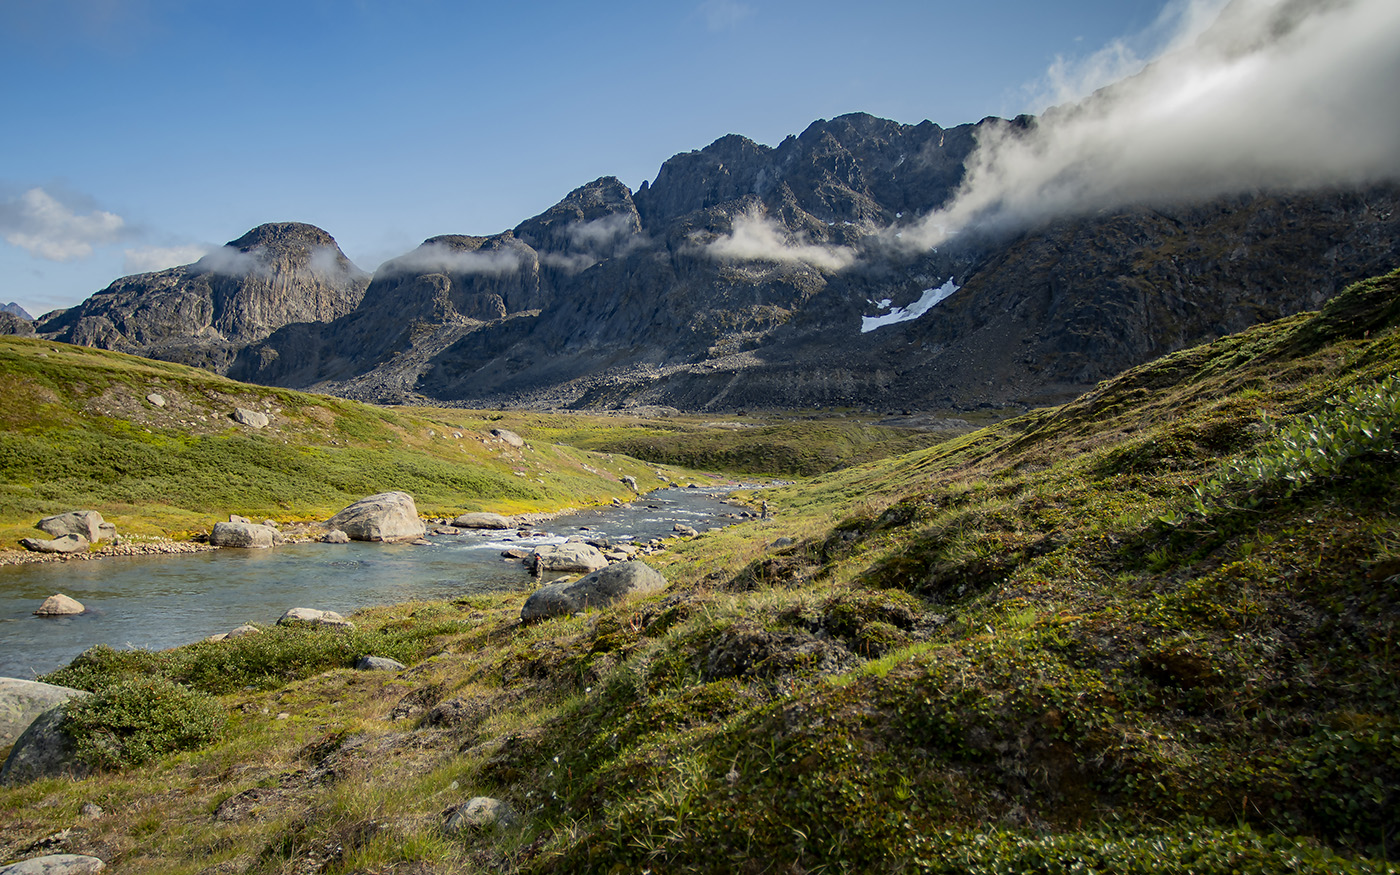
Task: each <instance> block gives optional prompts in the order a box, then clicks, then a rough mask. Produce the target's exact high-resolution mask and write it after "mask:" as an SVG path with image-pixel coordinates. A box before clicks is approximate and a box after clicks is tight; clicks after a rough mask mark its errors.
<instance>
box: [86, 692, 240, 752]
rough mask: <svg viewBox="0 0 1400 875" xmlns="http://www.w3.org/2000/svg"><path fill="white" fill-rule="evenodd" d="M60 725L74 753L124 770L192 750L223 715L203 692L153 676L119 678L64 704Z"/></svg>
mask: <svg viewBox="0 0 1400 875" xmlns="http://www.w3.org/2000/svg"><path fill="white" fill-rule="evenodd" d="M66 714H67V720H66V721H65V723H64V727H65V730H66V731H67V733H68V735H69V736H70V737H71V738H72V739H73V743H74V746H75V747H76V749H77V752H78V755H79V757H81V758H82V759H83V760H84V761H86V762H87V763H88V764H89V765H92V766H93V767H95V768H100V769H124V768H130V767H132V766H139V765H141V764H142V763H147V762H151V761H153V760H156V759H159V758H160V757H162V756H164V755H165V754H168V753H173V752H175V751H180V750H194V749H196V748H200V747H203V746H204V745H206V744H209V743H211V742H213V741H217V740H218V739H219V737H220V736H222V735H223V732H224V727H225V724H226V723H227V717H226V715H225V714H224V711H223V709H222V708H221V707H220V706H219V703H218V702H217V701H216V700H215V699H214V698H213V697H212V696H209V695H208V694H205V693H201V692H198V691H197V690H191V689H190V688H189V687H186V686H183V685H181V684H177V683H174V682H173V681H170V680H167V679H166V678H163V677H160V676H158V675H156V676H147V677H134V678H129V679H126V680H123V681H119V682H117V683H115V684H113V685H112V686H109V687H106V688H105V689H102V690H100V691H99V692H98V693H96V694H95V695H93V696H88V697H84V698H75V699H72V700H70V701H69V703H68V706H67V711H66Z"/></svg>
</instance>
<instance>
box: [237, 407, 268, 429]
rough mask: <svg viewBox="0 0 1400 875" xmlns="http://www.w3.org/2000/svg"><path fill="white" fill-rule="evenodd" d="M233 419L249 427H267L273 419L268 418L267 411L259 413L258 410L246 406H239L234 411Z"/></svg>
mask: <svg viewBox="0 0 1400 875" xmlns="http://www.w3.org/2000/svg"><path fill="white" fill-rule="evenodd" d="M233 421H234V422H237V423H239V424H241V425H246V426H248V427H249V428H267V426H268V423H270V422H271V421H272V420H270V419H268V418H267V414H266V413H259V412H258V411H256V410H249V409H247V408H246V407H238V408H235V409H234V411H233Z"/></svg>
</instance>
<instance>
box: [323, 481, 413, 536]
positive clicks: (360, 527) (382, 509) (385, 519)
mask: <svg viewBox="0 0 1400 875" xmlns="http://www.w3.org/2000/svg"><path fill="white" fill-rule="evenodd" d="M326 527H327V528H329V529H339V530H341V531H343V532H345V534H347V535H349V536H350V538H351V539H353V540H356V541H412V540H416V539H418V538H421V537H423V535H424V534H425V533H426V532H427V530H428V529H427V527H426V526H424V525H423V521H422V520H420V519H419V518H418V508H417V507H416V506H415V505H414V503H413V496H411V495H409V494H408V493H406V492H381V493H379V494H377V495H370V496H367V497H365V498H362V499H360V500H359V501H357V502H355V503H354V504H352V505H350V506H349V507H347V508H345V509H344V510H342V511H341V512H340V513H338V514H336V515H335V516H333V517H331V518H330V519H329V520H327V521H326Z"/></svg>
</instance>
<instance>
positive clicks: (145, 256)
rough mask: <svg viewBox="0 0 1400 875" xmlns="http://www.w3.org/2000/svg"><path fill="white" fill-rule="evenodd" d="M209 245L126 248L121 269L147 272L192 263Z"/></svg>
mask: <svg viewBox="0 0 1400 875" xmlns="http://www.w3.org/2000/svg"><path fill="white" fill-rule="evenodd" d="M209 249H210V247H208V246H200V245H198V244H195V245H189V246H142V247H140V248H138V249H128V250H126V251H125V253H124V257H123V260H122V271H123V272H124V273H128V274H132V273H149V272H151V271H156V270H165V269H166V268H168V267H179V266H180V265H182V264H193V263H194V262H196V261H198V260H199V259H201V258H203V257H204V256H205V255H206V254H207V253H208V252H209Z"/></svg>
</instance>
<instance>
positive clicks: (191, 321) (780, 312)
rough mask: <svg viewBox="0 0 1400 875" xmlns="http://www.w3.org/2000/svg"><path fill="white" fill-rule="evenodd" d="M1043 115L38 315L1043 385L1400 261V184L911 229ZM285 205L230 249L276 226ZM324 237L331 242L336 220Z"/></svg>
mask: <svg viewBox="0 0 1400 875" xmlns="http://www.w3.org/2000/svg"><path fill="white" fill-rule="evenodd" d="M1033 124H1034V120H1031V119H1026V118H1019V119H1016V120H1012V121H1007V120H1003V119H996V118H988V119H984V120H983V121H982V122H979V123H978V124H975V125H962V126H959V127H956V128H950V129H944V128H941V127H939V126H938V125H935V124H933V123H931V122H923V123H921V124H918V125H904V124H899V123H897V122H893V121H888V120H884V119H879V118H875V117H873V116H869V115H864V114H852V115H845V116H841V117H838V118H835V119H832V120H830V121H825V120H824V121H818V122H815V123H813V124H812V125H811V126H809V127H808V128H807V130H806V131H804V132H803V133H802V134H801V135H799V136H794V137H788V138H787V139H785V140H784V141H783V142H782V143H780V144H779V145H778V146H776V147H768V146H763V145H760V144H758V143H755V142H753V141H751V140H748V139H746V138H744V137H740V136H736V135H729V136H726V137H722V138H720V139H719V140H716V141H715V142H714V143H712V144H710V145H709V146H707V147H705V148H704V149H701V150H698V151H694V152H688V153H684V154H680V155H676V156H674V157H673V158H671V159H670V160H668V161H666V162H665V163H664V164H663V165H662V167H661V169H660V172H659V173H658V174H657V176H656V179H655V181H654V182H651V183H643V184H642V186H641V187H640V188H639V189H638V190H637V191H635V192H634V191H631V190H630V189H629V188H628V187H627V186H626V185H624V184H623V183H622V182H620V181H619V180H617V179H614V178H611V177H604V178H601V179H598V180H595V181H594V182H591V183H589V184H587V185H584V186H582V187H580V188H578V189H576V190H575V191H573V192H571V193H570V194H569V195H568V196H567V197H565V198H564V199H563V200H562V201H560V202H559V203H558V204H557V205H555V206H554V207H551V208H550V209H549V210H547V211H545V212H544V213H542V214H540V215H539V216H536V217H534V218H531V219H528V220H526V221H524V222H522V223H521V224H519V225H517V226H516V227H515V228H513V229H510V230H506V231H501V232H499V233H497V234H494V235H490V236H484V237H482V236H464V235H445V236H439V237H434V238H431V239H429V240H427V241H425V242H424V243H423V244H422V245H421V246H420V247H419V248H418V249H415V250H414V251H412V252H409V253H406V254H404V255H403V256H400V257H399V258H396V259H393V260H392V261H389V262H387V263H386V264H384V265H382V266H380V268H379V269H378V270H377V271H376V272H375V275H374V277H373V279H372V281H369V280H368V278H366V277H364V276H363V274H359V273H358V271H354V270H353V266H350V267H348V268H344V269H341V270H340V271H339V272H338V273H337V274H336V276H338V277H339V282H340V284H339V285H335V286H333V287H332V286H329V285H327V283H326V281H325V279H324V276H323V275H322V274H318V273H317V272H316V271H315V270H312V269H310V267H309V265H310V264H311V262H312V261H313V260H314V259H311V258H310V256H308V255H302V256H300V258H301V259H302V260H301V262H299V263H300V264H302V265H303V266H302V268H300V272H297V271H293V270H291V269H290V267H289V268H288V269H284V270H282V272H280V273H278V274H277V276H278V277H279V279H278V280H277V282H276V283H264V284H261V285H259V284H256V283H253V281H252V280H251V279H250V278H249V276H240V277H239V278H238V279H237V280H236V281H235V280H234V279H232V278H228V279H224V278H220V275H218V274H216V273H214V272H213V267H212V266H205V267H201V265H204V264H205V261H208V259H205V260H202V261H201V262H200V263H198V264H196V265H191V266H188V267H186V268H176V269H174V270H173V272H172V271H166V272H161V273H158V274H147V275H143V276H141V277H132V278H127V279H124V280H119V281H118V282H116V283H114V284H113V285H112V287H110V288H109V289H108V290H106V291H104V292H101V293H99V294H98V295H95V296H94V297H93V298H92V299H89V301H88V302H85V303H84V304H83V305H82V306H81V307H79V308H75V309H74V310H71V311H68V312H67V313H64V314H61V315H59V316H57V317H55V318H54V319H52V320H50V321H48V322H46V323H44V324H42V325H40V326H39V328H40V331H41V332H44V333H46V334H48V335H49V336H54V337H57V339H60V340H70V341H72V342H79V343H89V344H92V345H111V346H112V347H113V348H122V349H126V350H127V351H136V352H141V353H142V354H145V355H152V356H156V357H160V358H173V359H176V360H179V361H183V362H187V363H196V364H201V365H203V366H205V367H210V368H212V369H214V370H218V371H220V372H225V373H227V374H228V375H229V376H231V377H234V378H236V379H241V380H246V381H250V382H258V383H265V384H271V385H279V386H287V387H291V388H301V389H315V390H318V391H326V392H331V393H336V394H341V395H345V396H348V397H354V398H360V399H364V400H373V401H381V402H409V403H411V402H421V401H432V402H437V403H450V404H465V405H473V406H514V405H524V406H539V407H597V408H608V407H626V406H635V405H669V406H674V407H678V408H683V409H691V410H725V409H737V408H744V407H790V408H806V407H830V406H835V407H855V408H862V409H873V410H879V411H898V410H905V409H933V408H972V407H977V406H979V405H993V406H1007V405H1039V404H1044V403H1052V402H1057V401H1061V400H1065V399H1067V398H1070V397H1073V396H1075V395H1078V394H1079V393H1081V392H1083V391H1084V390H1085V389H1087V388H1090V387H1092V386H1093V385H1094V384H1096V383H1097V382H1098V381H1100V380H1102V379H1104V378H1106V377H1109V376H1111V375H1113V374H1116V373H1118V372H1120V371H1122V370H1124V369H1126V368H1128V367H1131V366H1133V365H1136V364H1139V363H1142V362H1144V361H1147V360H1150V359H1152V358H1155V357H1157V356H1160V355H1162V354H1165V353H1168V352H1171V351H1174V350H1177V349H1181V348H1184V347H1186V346H1189V345H1192V344H1195V343H1199V342H1201V341H1204V340H1208V339H1211V338H1215V337H1219V336H1222V335H1224V334H1227V333H1230V332H1234V331H1238V330H1240V329H1242V328H1245V327H1248V326H1249V325H1253V324H1256V323H1258V322H1263V321H1267V320H1271V319H1275V318H1278V317H1280V316H1285V315H1289V314H1292V313H1295V312H1298V311H1301V310H1306V309H1313V308H1316V307H1317V306H1319V305H1320V304H1321V303H1322V302H1324V301H1325V300H1327V299H1328V298H1329V297H1330V296H1332V295H1333V294H1335V293H1336V292H1337V291H1338V290H1340V289H1341V288H1343V287H1344V286H1345V285H1346V284H1348V283H1350V282H1352V281H1354V280H1357V279H1360V278H1363V277H1366V276H1371V275H1375V274H1379V273H1383V272H1385V271H1387V270H1389V269H1391V268H1392V267H1394V266H1395V265H1397V264H1400V210H1397V207H1400V187H1397V186H1394V185H1383V186H1374V187H1368V188H1365V189H1355V190H1328V191H1320V192H1311V193H1296V192H1268V191H1261V192H1257V193H1254V194H1249V195H1239V196H1233V197H1228V198H1217V199H1213V200H1210V201H1206V202H1177V203H1172V204H1154V205H1152V206H1135V207H1129V208H1123V209H1117V210H1105V211H1100V212H1098V213H1094V214H1091V215H1088V216H1084V217H1077V218H1063V219H1057V220H1054V221H1049V222H1043V223H1041V224H1040V225H1037V226H1034V227H1031V228H1028V229H1022V230H1017V231H1014V232H1013V231H1002V232H999V233H996V234H992V233H982V234H970V233H965V234H962V235H959V236H958V237H957V238H955V239H954V240H952V241H949V242H948V243H946V244H945V245H942V246H940V247H939V248H938V249H936V250H930V249H928V248H927V247H924V248H921V249H913V248H910V247H905V246H903V245H901V244H900V242H899V240H900V235H901V234H903V233H905V232H908V231H910V230H911V229H914V228H916V227H917V223H918V221H919V219H920V218H921V217H923V216H925V215H927V214H928V213H929V212H930V211H932V210H935V209H937V208H938V207H940V206H942V205H944V204H945V203H947V202H948V201H949V199H950V198H951V197H952V196H953V194H954V192H955V191H956V190H957V188H958V186H959V184H960V183H961V182H962V180H963V177H964V174H965V164H966V161H967V159H968V156H969V155H970V154H971V153H972V151H973V149H974V147H975V145H976V143H977V139H978V137H983V136H987V135H1008V134H1009V135H1013V136H1014V135H1015V134H1016V133H1017V132H1018V131H1020V130H1023V129H1025V128H1027V127H1028V126H1030V125H1033ZM269 227H286V228H290V227H299V228H303V229H309V228H310V226H264V228H269ZM260 231H261V229H258V230H255V231H254V232H250V234H249V235H248V236H247V237H245V238H240V240H239V241H234V243H232V244H230V247H229V249H231V250H232V251H236V252H244V251H245V250H246V251H252V250H253V249H256V248H257V246H256V245H253V244H250V243H249V242H248V241H249V239H250V238H256V237H257V235H259V233H260ZM311 231H314V232H315V233H316V234H319V235H324V232H320V231H319V229H311ZM306 233H308V234H309V233H311V232H310V231H308V232H306ZM317 240H318V241H320V242H319V244H318V245H319V246H320V247H321V248H320V249H319V250H318V251H321V252H326V253H330V252H331V251H332V250H331V248H330V247H333V246H334V243H333V241H331V240H330V238H329V236H328V235H324V236H323V237H317ZM299 251H305V250H299ZM333 254H334V255H337V256H338V255H339V250H338V249H335V250H334V252H333ZM340 258H343V256H340ZM234 260H235V261H236V260H237V259H234ZM321 260H322V261H325V260H326V259H321ZM329 261H331V262H334V263H335V264H341V262H340V261H338V260H337V259H335V258H334V257H332V258H330V259H329ZM344 264H345V265H348V262H344ZM288 265H290V260H289V261H288ZM258 276H262V274H258ZM258 282H262V281H261V280H259V281H258ZM274 286H275V288H276V290H277V291H276V293H275V294H274V292H273V288H274ZM216 288H217V289H235V288H236V289H239V290H241V291H240V292H239V293H238V294H237V295H235V294H230V293H216V291H215V290H216ZM332 288H334V290H335V291H334V292H332V291H331V289H332ZM206 289H207V291H206ZM239 295H241V296H242V297H239ZM167 296H173V301H172V303H171V304H170V305H165V304H163V303H160V304H157V303H154V302H157V301H164V300H165V298H166V297H167ZM234 300H238V301H243V302H244V303H243V304H241V305H240V306H237V307H235V306H232V304H231V302H232V301H234ZM119 302H120V303H119ZM255 302H256V306H255V305H254V303H255ZM274 302H275V303H274ZM181 308H183V310H184V311H188V315H184V316H182V317H181V318H173V313H174V312H175V311H177V310H181ZM148 312H149V315H147V316H145V317H144V318H137V314H139V313H148ZM254 314H256V315H257V316H258V318H256V319H255V318H252V316H253V315H254ZM863 329H864V330H863Z"/></svg>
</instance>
